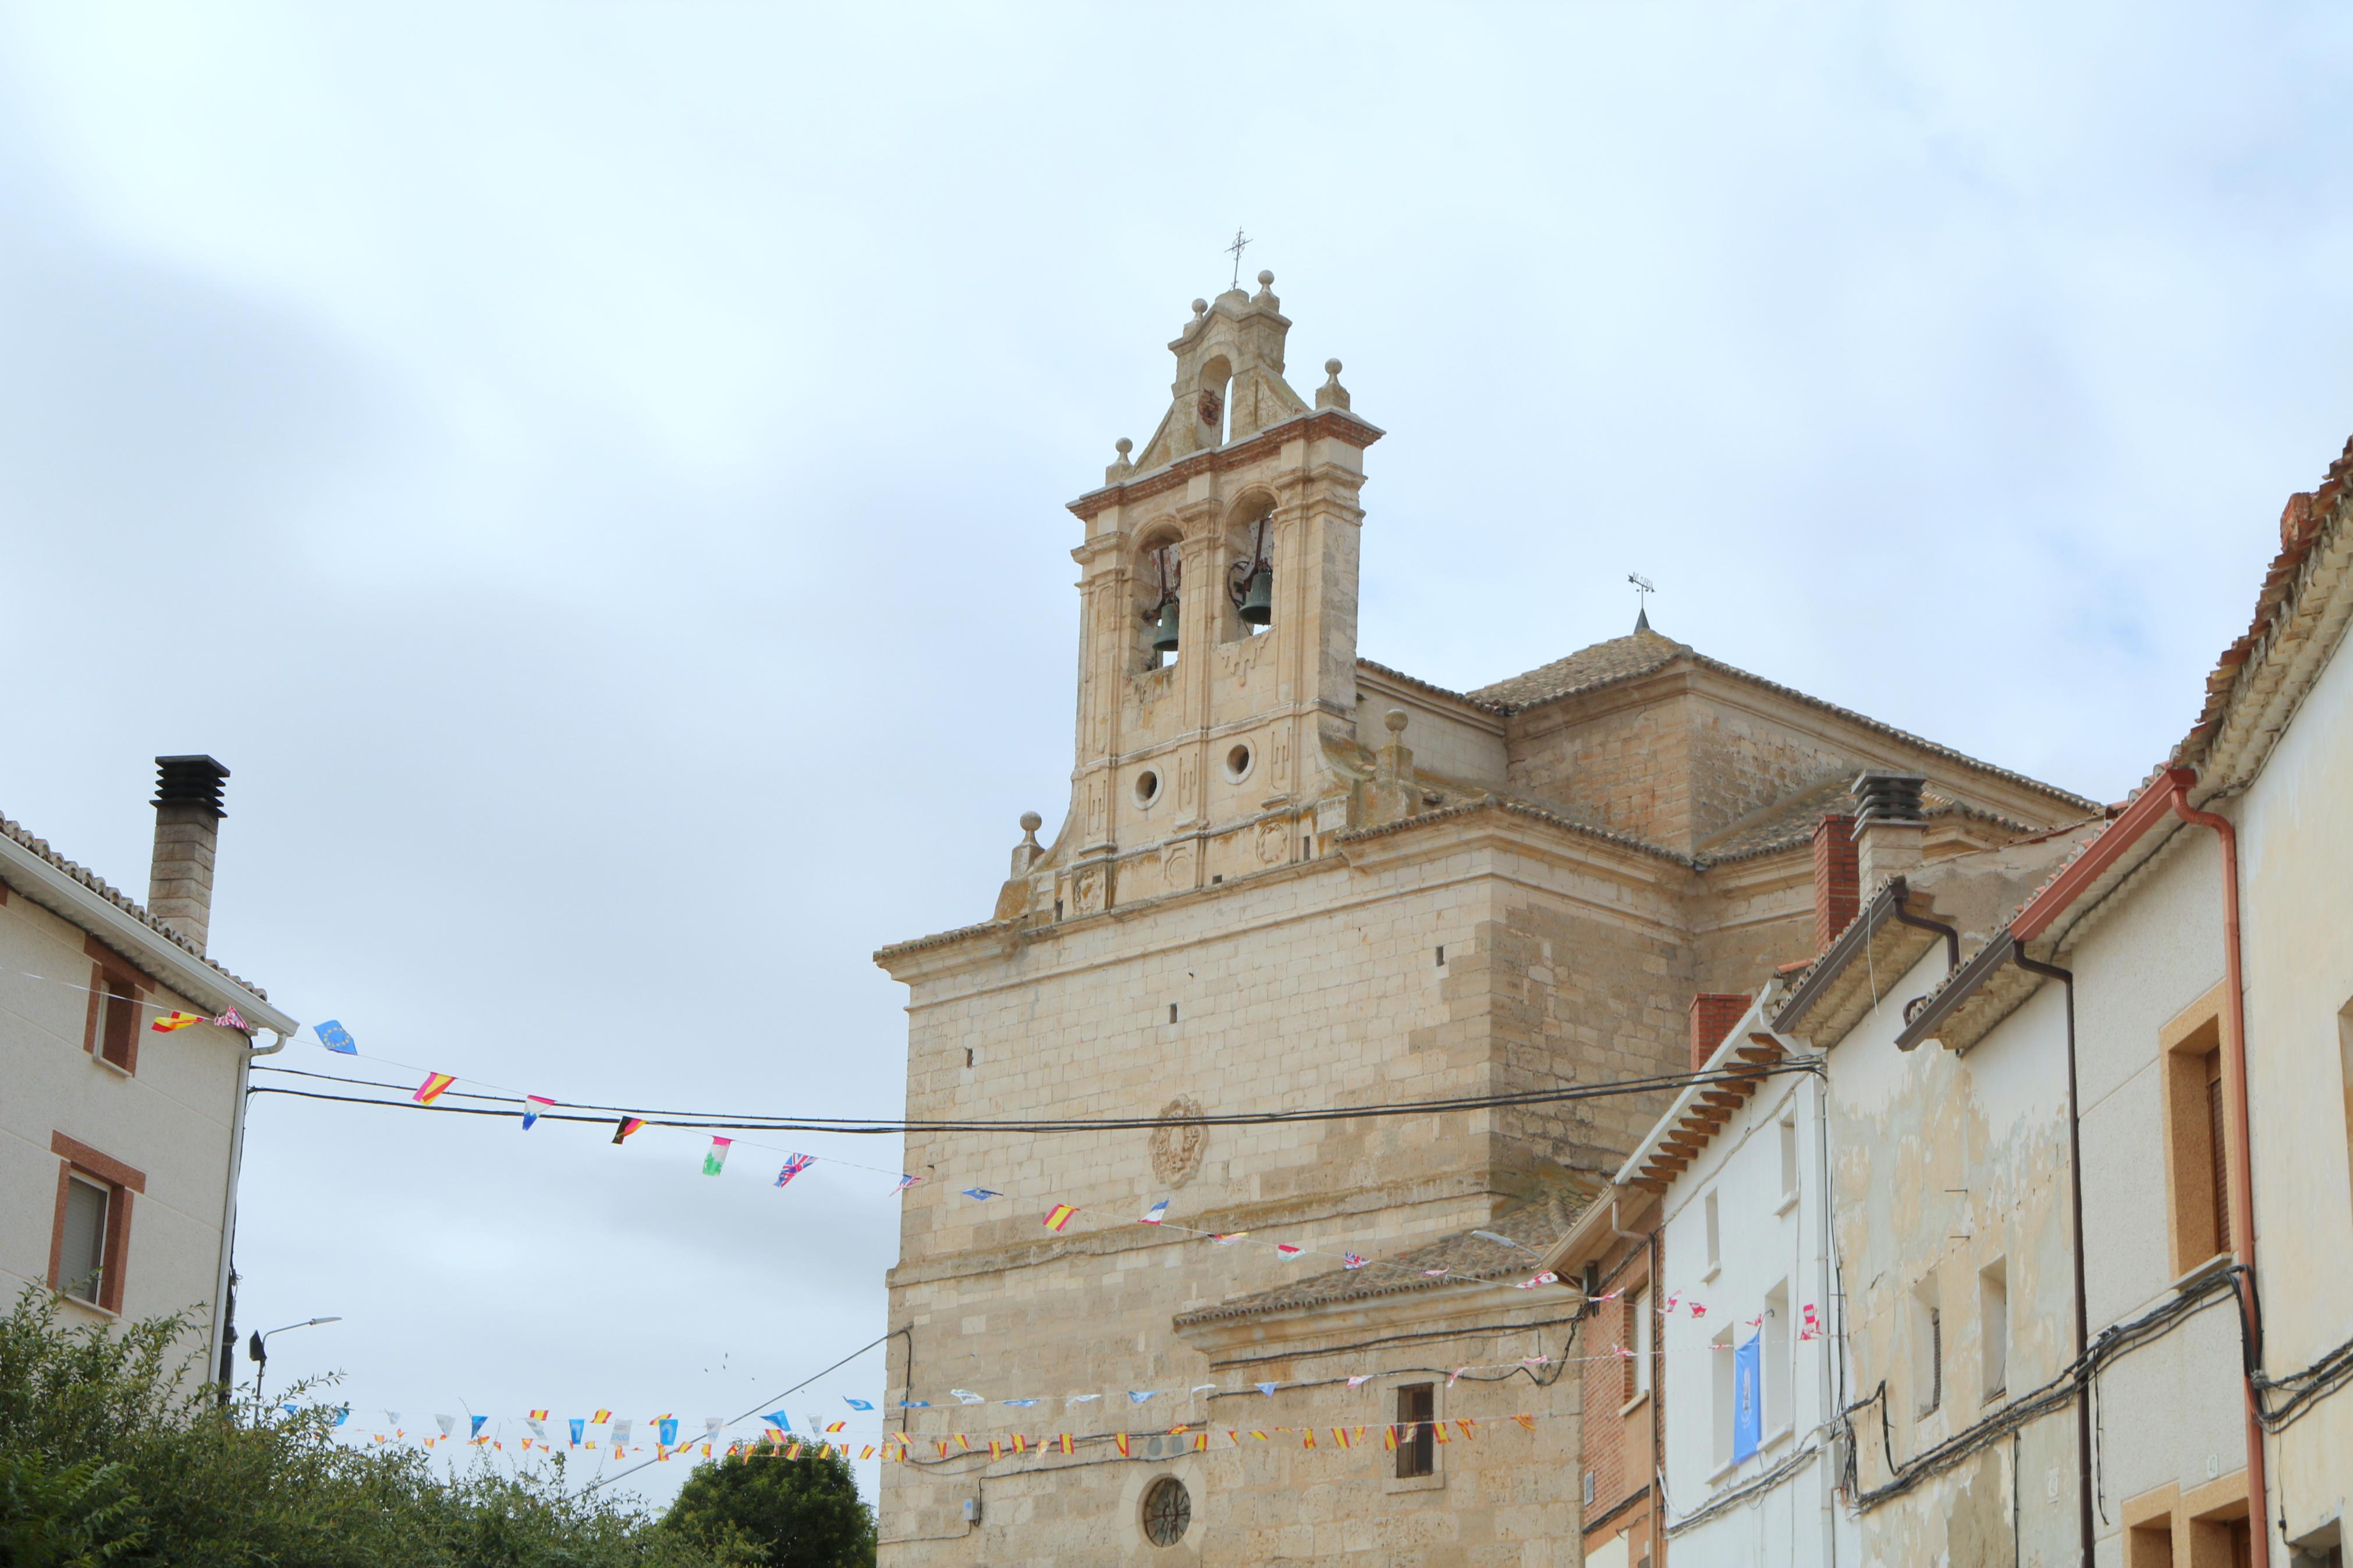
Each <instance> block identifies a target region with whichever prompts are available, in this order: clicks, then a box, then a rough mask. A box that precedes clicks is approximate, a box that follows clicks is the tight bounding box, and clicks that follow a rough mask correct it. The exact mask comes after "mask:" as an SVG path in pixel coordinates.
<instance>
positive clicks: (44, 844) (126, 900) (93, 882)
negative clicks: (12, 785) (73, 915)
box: [0, 816, 269, 1002]
mask: <svg viewBox="0 0 2353 1568" xmlns="http://www.w3.org/2000/svg"><path fill="white" fill-rule="evenodd" d="M0 834H5V835H6V836H7V837H9V838H11V839H13V840H15V841H16V843H17V844H19V845H21V846H22V847H25V848H26V849H28V850H30V851H32V852H33V853H34V854H36V855H37V856H39V857H40V858H42V859H44V860H46V861H47V862H48V863H49V864H50V865H52V866H54V867H56V868H58V870H60V871H63V872H64V873H65V874H66V875H67V876H69V877H71V878H72V879H74V880H75V881H77V882H79V883H80V884H81V885H82V886H83V887H85V888H88V889H90V891H91V892H93V893H96V894H97V895H98V896H99V897H100V898H101V899H104V900H106V901H107V902H108V903H110V904H112V905H113V906H114V907H115V908H116V909H118V910H121V911H122V912H123V913H124V914H127V915H129V916H130V917H131V918H132V920H135V921H139V922H140V923H141V924H142V925H144V926H145V927H147V928H148V929H149V930H150V931H153V932H154V933H155V934H156V935H157V936H160V937H162V938H163V939H164V941H165V942H170V943H172V944H173V945H174V946H175V947H180V948H185V950H186V951H187V952H188V954H189V955H190V956H191V957H193V958H195V959H196V960H198V961H199V962H201V963H204V964H205V965H206V967H207V968H210V969H213V970H215V971H217V972H218V973H220V974H221V975H223V976H224V977H226V978H227V979H229V980H233V981H236V982H237V984H239V985H242V986H244V987H245V988H246V989H247V990H248V991H250V992H252V993H253V994H255V995H256V996H259V997H260V998H261V999H262V1000H263V1001H264V1002H267V1001H269V992H267V991H264V990H263V989H262V988H261V987H260V986H259V985H256V984H254V983H253V982H252V981H250V980H248V979H245V978H244V977H243V976H241V975H238V974H235V973H231V972H230V971H229V970H228V969H227V968H226V967H224V966H223V965H221V964H220V963H216V962H215V961H214V960H212V959H210V958H206V956H205V954H204V952H202V951H201V950H200V949H198V948H197V946H196V944H195V943H194V942H190V941H189V940H188V939H187V938H186V937H184V936H182V935H181V934H180V933H179V932H178V931H174V930H173V929H172V928H171V927H170V926H167V925H165V924H164V922H163V921H160V920H157V919H156V918H155V917H154V916H153V915H151V914H149V913H148V912H147V911H146V910H145V909H144V908H142V906H141V905H140V904H139V902H138V901H137V900H134V899H132V898H131V897H130V896H129V895H128V894H126V893H123V892H121V891H120V890H119V889H116V888H115V887H114V886H113V885H112V884H111V883H110V882H108V881H107V880H106V879H105V878H103V877H100V875H98V873H96V872H95V871H92V870H91V869H90V868H89V867H87V866H81V865H78V864H76V863H75V862H73V861H71V860H69V859H67V858H65V857H64V856H62V855H60V854H58V852H57V851H56V850H54V849H52V848H50V847H49V841H48V840H47V839H46V838H36V837H33V836H32V835H31V834H30V833H27V832H26V831H25V828H24V826H23V825H22V824H20V823H16V822H13V821H11V820H9V819H8V818H7V817H5V816H0Z"/></svg>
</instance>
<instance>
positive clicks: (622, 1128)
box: [613, 1116, 646, 1143]
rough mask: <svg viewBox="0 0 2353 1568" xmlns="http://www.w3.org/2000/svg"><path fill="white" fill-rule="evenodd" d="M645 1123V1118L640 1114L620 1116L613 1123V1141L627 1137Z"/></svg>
mask: <svg viewBox="0 0 2353 1568" xmlns="http://www.w3.org/2000/svg"><path fill="white" fill-rule="evenodd" d="M645 1124H646V1119H645V1118H644V1117H642V1116H624V1117H622V1118H621V1120H620V1121H617V1122H615V1123H614V1124H613V1142H616V1143H618V1142H620V1141H621V1140H622V1139H624V1138H627V1137H628V1135H629V1134H630V1133H632V1132H635V1131H637V1130H638V1128H640V1127H643V1126H644V1125H645Z"/></svg>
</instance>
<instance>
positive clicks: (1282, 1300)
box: [1176, 1198, 1598, 1328]
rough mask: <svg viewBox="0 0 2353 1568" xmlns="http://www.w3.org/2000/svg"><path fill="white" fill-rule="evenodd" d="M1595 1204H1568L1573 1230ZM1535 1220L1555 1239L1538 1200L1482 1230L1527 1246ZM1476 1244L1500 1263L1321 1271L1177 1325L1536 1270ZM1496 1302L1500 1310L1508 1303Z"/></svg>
mask: <svg viewBox="0 0 2353 1568" xmlns="http://www.w3.org/2000/svg"><path fill="white" fill-rule="evenodd" d="M1596 1201H1598V1200H1595V1199H1591V1198H1588V1199H1586V1200H1585V1201H1583V1202H1581V1203H1572V1204H1570V1205H1568V1207H1567V1215H1566V1217H1567V1221H1568V1223H1569V1224H1570V1225H1571V1226H1574V1225H1575V1224H1576V1222H1577V1218H1578V1216H1580V1215H1583V1214H1584V1213H1585V1211H1586V1210H1587V1209H1588V1207H1590V1206H1591V1205H1592V1204H1593V1203H1594V1202H1596ZM1531 1217H1542V1218H1545V1219H1546V1221H1547V1227H1546V1229H1543V1230H1541V1231H1535V1232H1532V1233H1531V1234H1532V1236H1534V1237H1535V1239H1537V1240H1539V1241H1543V1240H1549V1239H1551V1232H1550V1229H1549V1226H1548V1222H1549V1219H1550V1211H1549V1209H1548V1208H1547V1207H1546V1205H1544V1204H1543V1203H1541V1202H1539V1201H1538V1200H1536V1199H1534V1198H1528V1199H1523V1200H1522V1201H1520V1202H1518V1203H1515V1204H1514V1205H1511V1206H1510V1207H1508V1208H1506V1209H1504V1212H1503V1213H1502V1214H1499V1215H1496V1216H1495V1217H1494V1218H1493V1220H1491V1221H1489V1222H1488V1223H1487V1224H1486V1225H1484V1226H1479V1227H1478V1228H1480V1229H1482V1230H1492V1231H1494V1232H1496V1233H1497V1234H1498V1235H1502V1236H1511V1237H1513V1239H1514V1240H1515V1241H1523V1242H1525V1241H1526V1240H1528V1239H1529V1237H1520V1236H1514V1234H1513V1233H1514V1230H1516V1229H1525V1228H1526V1227H1525V1226H1522V1225H1521V1224H1520V1222H1521V1221H1523V1220H1525V1219H1529V1218H1531ZM1473 1240H1474V1237H1472V1233H1471V1231H1469V1230H1458V1231H1451V1232H1449V1233H1448V1234H1446V1235H1444V1236H1440V1237H1434V1238H1432V1239H1431V1240H1429V1241H1425V1242H1423V1243H1422V1244H1421V1245H1419V1247H1412V1248H1410V1249H1409V1250H1408V1251H1405V1252H1401V1253H1397V1254H1395V1255H1393V1256H1390V1257H1387V1258H1375V1259H1374V1260H1373V1261H1374V1263H1375V1264H1376V1265H1381V1264H1387V1265H1389V1266H1391V1268H1413V1269H1417V1270H1419V1269H1420V1268H1426V1267H1428V1266H1429V1265H1430V1264H1432V1263H1437V1262H1440V1261H1442V1260H1444V1259H1445V1258H1449V1257H1451V1256H1453V1255H1455V1254H1456V1253H1458V1252H1459V1251H1460V1250H1461V1248H1463V1247H1465V1246H1466V1245H1468V1244H1469V1243H1471V1242H1472V1241H1473ZM1478 1245H1479V1247H1480V1248H1481V1250H1482V1252H1484V1251H1493V1253H1495V1254H1496V1261H1495V1262H1493V1264H1489V1265H1484V1266H1481V1265H1472V1266H1469V1267H1455V1266H1452V1265H1451V1264H1450V1265H1449V1266H1448V1268H1447V1270H1446V1273H1445V1274H1444V1275H1443V1276H1442V1277H1440V1278H1439V1279H1430V1278H1429V1277H1428V1276H1426V1275H1419V1274H1417V1275H1415V1276H1412V1277H1400V1276H1398V1275H1397V1274H1394V1273H1392V1272H1391V1271H1390V1268H1330V1269H1324V1270H1323V1271H1322V1272H1320V1273H1315V1274H1310V1275H1305V1276H1303V1277H1302V1278H1300V1279H1293V1280H1289V1281H1287V1282H1285V1283H1283V1284H1281V1285H1277V1286H1273V1287H1271V1288H1270V1289H1264V1290H1253V1291H1251V1292H1250V1294H1248V1295H1246V1296H1235V1297H1232V1298H1229V1300H1224V1301H1220V1302H1219V1303H1218V1304H1217V1305H1215V1306H1210V1307H1203V1308H1199V1309H1198V1310H1194V1311H1190V1312H1182V1313H1179V1314H1178V1315H1177V1317H1176V1326H1177V1327H1178V1328H1187V1327H1190V1326H1192V1325H1194V1324H1198V1323H1210V1322H1218V1321H1224V1320H1228V1319H1233V1318H1250V1317H1256V1316H1258V1315H1259V1314H1260V1313H1261V1312H1280V1311H1284V1310H1290V1309H1293V1308H1304V1307H1322V1306H1335V1305H1338V1304H1341V1303H1343V1302H1349V1301H1366V1300H1377V1299H1378V1298H1380V1297H1384V1296H1402V1295H1407V1294H1409V1293H1412V1292H1415V1291H1420V1290H1442V1289H1446V1288H1447V1287H1449V1286H1451V1285H1461V1284H1465V1283H1471V1284H1483V1283H1486V1282H1489V1281H1492V1280H1497V1279H1511V1278H1513V1277H1514V1276H1515V1275H1516V1276H1522V1277H1525V1276H1526V1275H1528V1274H1530V1273H1532V1272H1534V1271H1535V1264H1534V1263H1533V1262H1531V1261H1530V1260H1529V1259H1527V1258H1523V1257H1520V1256H1518V1255H1516V1254H1514V1253H1509V1252H1505V1251H1504V1249H1503V1248H1501V1247H1495V1246H1494V1244H1493V1243H1492V1242H1480V1243H1479V1244H1478ZM1497 1304H1498V1306H1502V1305H1504V1304H1505V1303H1502V1302H1498V1303H1497Z"/></svg>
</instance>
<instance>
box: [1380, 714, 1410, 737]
mask: <svg viewBox="0 0 2353 1568" xmlns="http://www.w3.org/2000/svg"><path fill="white" fill-rule="evenodd" d="M1381 722H1382V723H1384V724H1387V725H1388V727H1389V733H1390V734H1392V735H1402V734H1404V733H1405V727H1406V725H1407V724H1408V723H1409V720H1408V719H1407V718H1406V715H1405V710H1404V709H1402V708H1392V709H1390V710H1388V712H1387V713H1384V714H1383V715H1381Z"/></svg>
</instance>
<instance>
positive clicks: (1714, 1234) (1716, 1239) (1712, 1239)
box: [1705, 1193, 1724, 1275]
mask: <svg viewBox="0 0 2353 1568" xmlns="http://www.w3.org/2000/svg"><path fill="white" fill-rule="evenodd" d="M1705 1211H1706V1219H1707V1271H1708V1273H1709V1274H1711V1275H1713V1274H1714V1273H1715V1271H1716V1270H1717V1269H1719V1268H1723V1267H1724V1226H1723V1223H1722V1220H1721V1217H1720V1215H1718V1213H1717V1210H1716V1203H1715V1194H1714V1193H1710V1194H1707V1203H1706V1205H1705Z"/></svg>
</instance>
